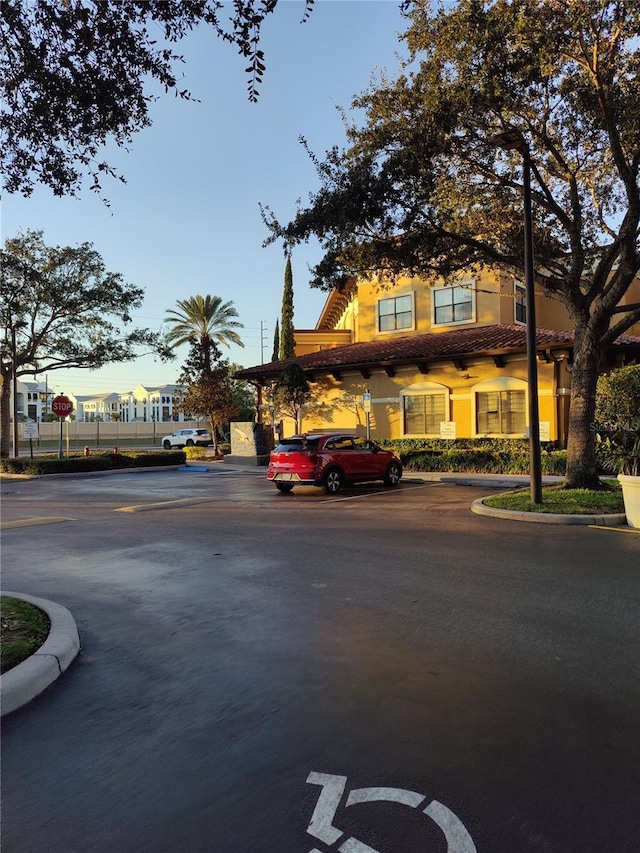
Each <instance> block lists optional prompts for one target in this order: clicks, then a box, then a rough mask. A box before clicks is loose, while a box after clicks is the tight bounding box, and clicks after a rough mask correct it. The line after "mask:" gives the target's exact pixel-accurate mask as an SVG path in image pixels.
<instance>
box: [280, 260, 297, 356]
mask: <svg viewBox="0 0 640 853" xmlns="http://www.w3.org/2000/svg"><path fill="white" fill-rule="evenodd" d="M295 350H296V343H295V338H294V336H293V273H292V271H291V255H288V256H287V265H286V266H285V269H284V291H283V293H282V316H281V322H280V360H283V359H285V358H293V356H294V355H295Z"/></svg>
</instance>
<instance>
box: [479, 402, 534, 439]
mask: <svg viewBox="0 0 640 853" xmlns="http://www.w3.org/2000/svg"><path fill="white" fill-rule="evenodd" d="M476 418H477V432H478V434H480V435H524V432H525V429H526V401H525V392H524V391H482V392H477V393H476Z"/></svg>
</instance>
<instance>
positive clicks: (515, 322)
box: [238, 269, 640, 447]
mask: <svg viewBox="0 0 640 853" xmlns="http://www.w3.org/2000/svg"><path fill="white" fill-rule="evenodd" d="M626 301H628V302H629V303H632V302H638V301H640V280H638V281H636V282H634V284H633V285H632V287H631V288H630V290H629V292H628V293H627V296H626ZM535 302H536V326H537V330H538V331H537V346H536V350H537V362H538V403H539V414H540V437H541V440H542V441H554V442H557V444H558V446H560V447H562V446H565V444H566V436H567V418H568V408H569V388H570V370H571V359H572V349H573V334H572V332H571V331H570V330H571V323H570V321H569V318H568V316H567V312H566V310H565V308H564V306H563V305H562V304H561V303H560V302H558V301H556V300H553V299H551V298H549V297H548V296H547V295H546V294H545V293H544V292H539V293H538V292H536V297H535ZM295 340H296V361H298V362H299V364H300V365H301V367H302V368H303V370H304V371H305V374H306V375H307V378H308V379H309V380H310V382H312V384H313V389H314V398H313V400H312V401H311V402H310V404H309V405H308V406H307V407H306V409H305V411H304V412H303V423H302V429H303V430H304V431H310V430H316V429H328V430H350V431H351V430H353V431H356V432H360V433H363V432H364V430H365V425H366V413H365V408H369V407H370V413H369V418H370V429H371V436H372V438H376V437H377V438H412V437H416V438H417V437H440V436H447V437H457V438H467V437H473V438H475V437H484V436H487V437H500V438H516V437H518V438H520V437H524V436H526V435H527V431H528V423H527V412H528V397H527V395H528V393H529V387H528V383H527V356H526V304H525V288H524V284H523V283H522V282H521V281H518V280H517V279H514V278H513V276H509V275H507V274H506V273H502V272H496V271H494V270H488V269H485V270H481V271H480V272H476V273H474V274H472V275H463V276H460V277H459V278H458V279H457V280H456V281H455V282H454V283H447V284H444V283H442V284H440V283H438V282H432V283H430V284H428V283H426V282H425V281H423V280H420V279H410V278H400V279H399V280H398V281H396V282H395V283H390V282H382V281H379V280H364V279H362V280H352V281H350V282H349V283H348V284H347V286H346V287H345V288H344V289H343V290H342V291H337V290H336V291H333V292H332V293H330V294H329V296H328V298H327V300H326V303H325V305H324V307H323V310H322V312H321V315H320V317H319V319H318V323H317V325H316V328H315V329H312V330H296V332H295ZM639 356H640V324H637V325H636V327H634V328H632V329H631V330H630V333H629V334H627V335H623V336H621V337H620V338H618V340H617V341H616V342H615V344H614V345H612V346H611V347H610V349H609V351H608V353H607V360H608V364H609V365H622V364H625V363H628V362H629V361H637V360H638V357H639ZM282 367H283V363H282V362H272V363H269V364H264V365H259V366H256V367H251V368H247V369H245V370H243V371H241V372H240V373H239V374H238V375H239V377H241V378H244V379H247V380H249V381H251V382H253V383H254V384H255V385H256V387H257V388H258V390H259V398H260V401H261V403H262V408H261V410H260V411H261V413H264V414H265V420H267V419H268V420H270V421H273V422H278V421H283V427H284V432H285V434H291V433H292V432H293V431H294V423H293V421H292V420H291V418H288V417H286V415H284V414H283V413H282V412H277V411H274V410H272V409H270V408H269V402H268V400H269V395H268V390H267V389H268V387H269V386H270V384H271V383H272V382H273V381H274V380H275V378H276V377H277V375H278V374H279V373H280V371H281V370H282ZM365 395H366V397H365ZM369 400H370V403H369V402H368V401H369ZM365 401H367V402H365Z"/></svg>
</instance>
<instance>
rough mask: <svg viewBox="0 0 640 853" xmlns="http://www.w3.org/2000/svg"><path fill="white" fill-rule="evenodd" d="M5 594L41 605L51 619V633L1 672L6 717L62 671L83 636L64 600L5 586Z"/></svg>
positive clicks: (77, 649) (1, 697)
mask: <svg viewBox="0 0 640 853" xmlns="http://www.w3.org/2000/svg"><path fill="white" fill-rule="evenodd" d="M2 594H3V595H6V596H8V597H9V598H18V599H20V600H21V601H26V602H28V603H29V604H33V605H34V607H39V608H40V610H44V612H45V613H46V614H47V616H48V617H49V619H50V621H51V630H50V631H49V636H48V637H47V639H46V640H45V641H44V643H43V644H42V645H41V646H40V648H39V649H38V651H37V652H35V654H33V655H31V657H30V658H27V660H25V661H23V662H22V663H20V664H18V666H14V667H13V669H10V670H9V671H8V672H5V673H4V675H2V676H0V701H1V716H3V717H4V715H5V714H10V713H11V712H12V711H16V710H17V709H18V708H21V707H22V706H23V705H26V704H27V702H30V701H31V700H32V699H35V697H36V696H38V695H39V694H40V693H42V691H43V690H46V688H47V687H48V686H49V685H50V684H52V683H53V682H54V681H55V680H56V678H59V677H60V676H61V675H62V673H63V672H64V671H65V670H66V669H67V668H68V667H69V666H70V664H71V663H72V661H73V660H75V658H76V655H77V654H78V652H79V651H80V637H79V636H78V627H77V625H76V622H75V619H74V618H73V616H72V615H71V613H70V612H69V611H68V610H67V609H66V607H62V605H61V604H56V602H55V601H47V600H46V599H44V598H35V597H34V596H32V595H24V594H23V593H21V592H7V591H6V590H3V592H2Z"/></svg>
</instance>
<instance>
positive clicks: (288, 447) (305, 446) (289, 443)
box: [275, 438, 318, 453]
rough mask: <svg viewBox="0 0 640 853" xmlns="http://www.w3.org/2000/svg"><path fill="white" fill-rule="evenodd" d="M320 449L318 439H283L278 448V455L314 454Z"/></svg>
mask: <svg viewBox="0 0 640 853" xmlns="http://www.w3.org/2000/svg"><path fill="white" fill-rule="evenodd" d="M317 447H318V439H317V438H283V439H281V441H280V443H279V444H278V446H277V447H276V450H275V452H276V453H291V451H294V452H295V451H296V450H297V451H308V452H313V451H314V450H316V449H317Z"/></svg>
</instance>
